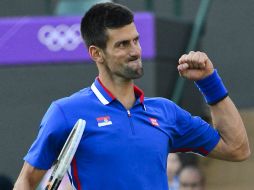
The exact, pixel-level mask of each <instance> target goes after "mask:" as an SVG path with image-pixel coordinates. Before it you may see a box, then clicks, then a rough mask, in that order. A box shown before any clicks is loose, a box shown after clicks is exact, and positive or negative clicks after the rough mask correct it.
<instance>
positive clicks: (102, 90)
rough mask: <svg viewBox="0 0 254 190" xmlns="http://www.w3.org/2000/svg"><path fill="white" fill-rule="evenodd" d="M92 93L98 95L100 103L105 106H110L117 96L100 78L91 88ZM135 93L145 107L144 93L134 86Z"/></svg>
mask: <svg viewBox="0 0 254 190" xmlns="http://www.w3.org/2000/svg"><path fill="white" fill-rule="evenodd" d="M91 89H92V91H93V92H94V94H95V95H96V97H97V98H98V99H99V100H100V102H101V103H102V104H104V105H107V104H109V103H110V102H112V101H113V100H115V99H116V98H115V96H114V95H113V94H112V93H111V92H110V91H109V90H108V89H107V88H106V87H105V86H104V85H103V84H102V82H101V81H100V79H99V77H96V79H95V81H94V83H93V84H92V86H91ZM134 93H135V95H136V96H137V97H138V98H139V102H140V103H142V104H143V107H144V109H145V106H144V92H143V91H142V90H141V89H139V88H138V87H137V86H135V85H134Z"/></svg>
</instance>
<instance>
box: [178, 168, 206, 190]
mask: <svg viewBox="0 0 254 190" xmlns="http://www.w3.org/2000/svg"><path fill="white" fill-rule="evenodd" d="M179 190H205V177H204V175H203V173H202V172H201V171H200V169H199V168H197V167H195V166H185V167H184V168H182V169H181V170H180V173H179Z"/></svg>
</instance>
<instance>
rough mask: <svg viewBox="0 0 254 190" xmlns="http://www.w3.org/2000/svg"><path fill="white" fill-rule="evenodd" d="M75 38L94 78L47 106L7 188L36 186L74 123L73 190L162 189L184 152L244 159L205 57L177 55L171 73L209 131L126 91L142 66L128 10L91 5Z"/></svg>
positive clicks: (232, 112) (234, 119) (237, 129)
mask: <svg viewBox="0 0 254 190" xmlns="http://www.w3.org/2000/svg"><path fill="white" fill-rule="evenodd" d="M81 33H82V35H83V38H84V40H85V42H86V45H87V47H88V51H89V54H90V56H91V58H92V59H93V60H94V62H95V63H96V65H97V67H98V71H99V75H98V77H97V78H96V79H95V82H94V83H93V84H92V86H91V87H88V88H85V89H83V90H81V91H79V92H77V93H75V94H74V95H72V96H70V97H67V98H63V99H60V100H57V101H55V102H53V103H52V105H51V106H50V108H49V110H48V111H47V113H46V114H45V116H44V118H43V119H42V122H41V126H40V131H39V135H38V137H37V139H36V140H35V142H34V143H33V145H32V147H31V148H30V150H29V152H28V154H27V155H26V156H25V158H24V159H25V163H24V166H23V168H22V171H21V173H20V175H19V177H18V180H17V182H16V185H15V189H22V190H23V189H26V190H29V189H34V188H35V187H36V185H37V183H38V182H39V181H40V179H41V178H42V176H43V175H44V174H45V172H46V171H47V170H48V169H49V168H50V167H51V166H52V164H53V162H54V161H55V160H56V158H57V156H58V154H59V151H60V150H61V148H62V146H63V144H64V142H65V140H66V138H67V136H68V134H69V132H70V131H71V128H72V127H73V125H74V124H75V122H76V121H77V120H78V119H79V118H82V119H84V120H86V122H87V125H86V129H85V131H84V135H83V137H82V139H81V142H80V145H79V148H78V150H77V152H76V154H75V157H74V159H73V161H72V163H71V168H70V173H69V174H70V176H71V181H72V183H73V186H75V188H76V189H78V190H79V189H88V190H100V189H104V190H105V189H108V190H124V189H128V190H130V189H131V190H135V189H138V190H149V189H153V190H154V189H156V190H167V189H168V184H167V175H166V162H167V155H168V153H169V152H177V151H192V152H196V153H199V154H202V155H208V154H209V156H210V157H214V158H218V159H224V160H231V161H241V160H245V159H247V158H248V157H249V155H250V150H249V145H248V139H247V135H246V131H245V128H244V125H243V122H242V120H241V117H240V115H239V113H238V111H237V109H236V108H235V106H234V104H233V103H232V101H231V99H230V98H229V97H228V96H227V91H226V89H225V88H224V86H223V84H222V82H221V80H220V78H219V76H218V74H217V72H216V71H215V70H214V68H213V64H212V62H211V61H210V60H209V58H208V57H207V56H206V54H204V53H201V52H190V53H189V54H187V55H183V56H182V57H181V58H180V60H179V66H178V70H179V73H180V75H181V76H183V77H185V78H187V79H190V80H195V81H196V82H197V85H198V86H199V88H200V90H201V91H202V93H204V96H205V98H206V99H207V101H208V103H209V104H212V105H211V106H210V109H211V113H212V118H213V123H214V127H215V128H216V129H214V128H213V127H211V126H210V125H209V124H207V123H206V122H204V121H203V120H201V119H200V118H199V117H192V116H191V115H190V114H189V113H188V112H186V111H184V110H182V109H181V108H180V107H178V106H177V105H175V104H174V103H173V102H171V101H169V100H167V99H164V98H144V94H143V92H142V91H141V90H140V89H139V88H137V87H136V86H134V84H133V80H134V79H137V78H140V77H141V76H142V75H143V67H142V62H141V47H140V44H139V34H138V32H137V30H136V27H135V24H134V22H133V14H132V12H131V11H130V10H129V9H128V8H126V7H124V6H121V5H118V4H114V3H102V4H97V5H95V6H93V7H92V8H91V9H90V10H89V11H88V12H87V13H86V15H85V16H84V18H83V19H82V22H81Z"/></svg>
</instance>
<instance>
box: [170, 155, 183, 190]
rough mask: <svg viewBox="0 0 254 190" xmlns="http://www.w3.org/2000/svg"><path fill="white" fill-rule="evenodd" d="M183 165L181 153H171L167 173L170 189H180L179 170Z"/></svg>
mask: <svg viewBox="0 0 254 190" xmlns="http://www.w3.org/2000/svg"><path fill="white" fill-rule="evenodd" d="M181 166H182V163H181V160H180V158H179V155H178V154H176V153H170V154H169V155H168V161H167V175H168V186H169V190H178V186H179V179H178V172H179V170H180V168H181Z"/></svg>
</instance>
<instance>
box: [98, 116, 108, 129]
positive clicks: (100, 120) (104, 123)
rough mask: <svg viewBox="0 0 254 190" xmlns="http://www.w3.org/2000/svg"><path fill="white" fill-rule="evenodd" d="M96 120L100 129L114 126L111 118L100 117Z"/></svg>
mask: <svg viewBox="0 0 254 190" xmlns="http://www.w3.org/2000/svg"><path fill="white" fill-rule="evenodd" d="M96 120H97V122H98V127H104V126H107V125H112V121H111V119H110V117H109V116H103V117H98V118H96Z"/></svg>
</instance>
